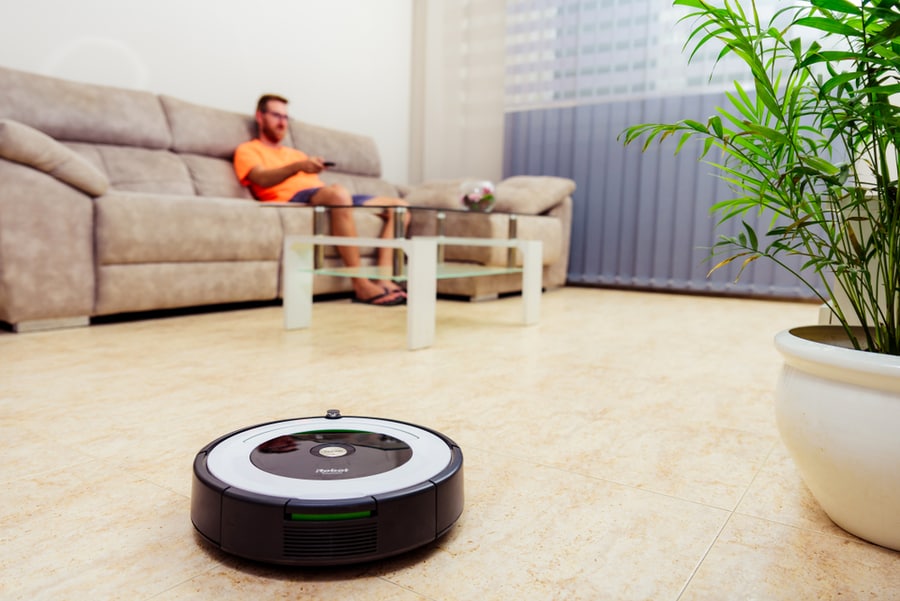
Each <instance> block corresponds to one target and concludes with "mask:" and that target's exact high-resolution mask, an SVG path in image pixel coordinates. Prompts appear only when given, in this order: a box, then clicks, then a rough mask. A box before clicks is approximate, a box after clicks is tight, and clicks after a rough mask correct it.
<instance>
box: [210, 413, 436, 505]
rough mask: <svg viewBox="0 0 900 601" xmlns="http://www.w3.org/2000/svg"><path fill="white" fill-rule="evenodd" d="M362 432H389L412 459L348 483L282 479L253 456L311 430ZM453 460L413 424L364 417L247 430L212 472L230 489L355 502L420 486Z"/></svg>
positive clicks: (217, 450)
mask: <svg viewBox="0 0 900 601" xmlns="http://www.w3.org/2000/svg"><path fill="white" fill-rule="evenodd" d="M334 430H341V431H358V432H372V433H377V434H384V435H386V436H390V437H393V438H396V439H397V440H400V441H402V442H403V443H405V444H406V445H408V446H409V447H410V449H411V450H412V456H411V457H410V458H409V460H408V461H406V462H405V463H403V464H402V465H400V466H398V467H395V468H393V469H390V470H388V471H385V472H382V473H379V474H373V475H368V476H362V477H358V478H345V479H305V478H292V477H286V476H281V475H278V474H274V473H270V472H267V471H264V470H262V469H260V468H259V467H257V466H256V465H255V464H254V463H253V462H252V461H251V458H250V454H251V452H252V451H253V450H254V449H256V448H257V447H259V446H260V445H261V444H263V443H265V442H267V441H270V440H272V439H275V438H278V437H279V436H290V435H294V434H302V433H305V432H320V431H334ZM450 460H451V450H450V447H449V446H448V445H447V443H446V442H445V441H444V440H443V439H441V438H440V437H439V436H436V435H435V434H433V433H431V432H429V431H427V430H423V429H421V428H417V427H416V426H413V425H411V424H406V423H402V422H394V421H389V420H380V419H374V418H363V417H341V418H340V419H328V418H307V419H297V420H290V421H283V422H276V423H272V424H264V425H262V426H258V427H256V428H251V429H249V430H244V431H241V432H238V433H236V434H234V435H233V436H231V437H229V438H226V439H224V440H222V441H220V442H219V443H218V444H217V445H216V446H214V447H213V448H212V449H211V450H210V452H209V455H208V457H207V467H208V469H209V471H210V473H211V474H212V475H213V476H215V477H216V478H218V479H219V480H221V481H222V482H224V483H225V484H228V485H229V486H233V487H235V488H239V489H242V490H245V491H248V492H253V493H257V494H261V495H266V496H277V497H285V498H294V499H308V500H332V499H334V500H337V499H355V498H359V497H367V496H370V495H377V494H381V493H387V492H393V491H397V490H401V489H404V488H407V487H410V486H416V485H419V484H421V483H422V482H425V481H427V480H428V479H429V478H433V477H434V476H436V475H437V474H439V473H440V472H441V470H443V469H444V468H446V467H447V465H448V464H449V463H450Z"/></svg>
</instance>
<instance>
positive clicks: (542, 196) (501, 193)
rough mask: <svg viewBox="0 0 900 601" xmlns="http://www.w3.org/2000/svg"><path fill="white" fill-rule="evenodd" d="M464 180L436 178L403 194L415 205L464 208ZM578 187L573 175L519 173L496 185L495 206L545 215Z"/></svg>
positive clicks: (520, 213) (522, 212)
mask: <svg viewBox="0 0 900 601" xmlns="http://www.w3.org/2000/svg"><path fill="white" fill-rule="evenodd" d="M464 181H465V180H461V179H460V180H436V181H431V182H426V183H424V184H421V185H419V186H413V187H412V188H410V189H409V190H408V192H407V193H406V194H405V195H404V199H405V200H406V201H407V202H408V203H409V204H410V205H412V206H419V207H433V208H440V209H461V208H463V205H462V200H461V199H462V194H461V192H460V186H461V185H462V184H463V182H464ZM574 191H575V182H574V181H573V180H571V179H567V178H563V177H552V176H536V175H517V176H514V177H510V178H507V179H505V180H503V181H502V182H500V183H499V184H497V185H496V187H495V195H496V197H497V203H496V205H495V206H494V210H496V211H497V212H503V213H518V214H519V215H543V214H545V213H547V212H549V211H550V210H551V209H553V208H554V207H556V206H557V205H559V204H560V203H562V202H563V201H564V200H565V199H567V198H569V197H570V196H571V195H572V192H574Z"/></svg>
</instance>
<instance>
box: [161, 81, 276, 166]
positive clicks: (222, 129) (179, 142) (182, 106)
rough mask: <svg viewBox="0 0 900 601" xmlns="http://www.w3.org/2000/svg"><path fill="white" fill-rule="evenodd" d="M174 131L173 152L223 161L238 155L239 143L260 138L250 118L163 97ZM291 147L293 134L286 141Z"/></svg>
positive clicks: (162, 101)
mask: <svg viewBox="0 0 900 601" xmlns="http://www.w3.org/2000/svg"><path fill="white" fill-rule="evenodd" d="M159 99H160V102H161V103H162V106H163V108H164V109H165V111H166V115H167V116H168V118H169V125H170V126H171V128H172V150H174V151H175V152H178V153H189V154H199V155H205V156H210V157H217V158H220V159H228V160H231V158H232V157H233V156H234V149H235V148H237V147H238V145H239V144H241V143H243V142H246V141H247V140H250V139H252V138H255V137H256V123H255V121H254V120H253V116H252V115H251V114H250V113H247V114H246V115H243V114H240V113H233V112H230V111H224V110H221V109H216V108H211V107H207V106H201V105H199V104H193V103H191V102H185V101H184V100H179V99H178V98H173V97H171V96H160V97H159ZM284 143H285V144H288V145H290V144H291V139H290V132H288V137H287V138H286V139H285V141H284Z"/></svg>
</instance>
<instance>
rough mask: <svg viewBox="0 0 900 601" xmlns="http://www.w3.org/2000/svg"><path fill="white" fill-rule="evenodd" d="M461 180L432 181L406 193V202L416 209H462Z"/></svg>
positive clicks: (412, 188)
mask: <svg viewBox="0 0 900 601" xmlns="http://www.w3.org/2000/svg"><path fill="white" fill-rule="evenodd" d="M463 181H465V180H461V179H452V180H432V181H429V182H425V183H424V184H420V185H418V186H413V187H411V188H410V189H409V190H407V191H406V194H405V196H404V200H406V202H408V203H409V204H410V205H412V206H414V207H433V208H436V209H462V208H464V207H463V204H462V193H461V192H460V186H461V185H462V183H463Z"/></svg>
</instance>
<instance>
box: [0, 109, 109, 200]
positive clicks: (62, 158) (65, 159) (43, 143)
mask: <svg viewBox="0 0 900 601" xmlns="http://www.w3.org/2000/svg"><path fill="white" fill-rule="evenodd" d="M0 157H3V158H5V159H7V160H10V161H15V162H17V163H22V164H23V165H28V166H29V167H34V168H35V169H39V170H41V171H43V172H45V173H48V174H50V175H52V176H53V177H55V178H56V179H58V180H60V181H62V182H65V183H67V184H69V185H70V186H72V187H74V188H77V189H79V190H81V191H82V192H85V193H86V194H90V195H91V196H99V195H101V194H103V193H104V192H106V189H107V188H108V187H109V180H108V179H106V176H105V175H103V174H102V173H101V172H100V171H99V170H98V169H97V168H96V167H95V166H94V165H92V164H91V163H89V162H88V161H87V160H85V158H84V157H82V156H81V155H79V154H77V153H76V152H74V151H72V150H71V149H70V148H67V147H66V146H63V145H62V144H60V143H59V142H57V141H56V140H54V139H53V138H51V137H50V136H48V135H47V134H44V133H42V132H40V131H38V130H36V129H33V128H31V127H28V126H27V125H24V124H22V123H19V122H18V121H12V120H10V119H0Z"/></svg>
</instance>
